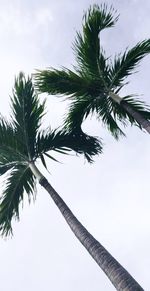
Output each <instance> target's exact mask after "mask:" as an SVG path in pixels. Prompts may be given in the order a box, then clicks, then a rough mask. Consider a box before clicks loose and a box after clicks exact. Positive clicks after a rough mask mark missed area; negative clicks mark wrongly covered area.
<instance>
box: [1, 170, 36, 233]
mask: <svg viewBox="0 0 150 291" xmlns="http://www.w3.org/2000/svg"><path fill="white" fill-rule="evenodd" d="M34 190H35V179H34V177H33V174H32V172H31V170H30V169H29V168H28V167H25V166H17V167H15V168H13V170H12V171H11V173H10V175H9V177H7V179H6V188H5V190H4V192H3V194H2V197H1V198H0V232H1V234H2V235H3V236H7V235H9V234H12V219H13V218H15V219H18V220H19V205H20V202H21V201H23V195H24V191H25V192H26V193H27V194H28V198H29V201H30V198H31V195H33V193H34Z"/></svg>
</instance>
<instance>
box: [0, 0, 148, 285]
mask: <svg viewBox="0 0 150 291" xmlns="http://www.w3.org/2000/svg"><path fill="white" fill-rule="evenodd" d="M94 3H97V4H100V3H101V2H100V1H97V2H96V1H92V0H91V1H89V0H80V1H79V0H76V1H73V0H70V1H69V0H68V1H67V0H57V1H54V0H49V1H46V0H42V1H37V0H30V1H28V0H26V1H21V0H20V1H19V0H18V1H17V0H13V1H11V0H5V1H2V0H0V7H1V9H0V43H1V45H0V49H1V53H0V98H1V99H0V100H1V108H0V111H1V113H2V114H3V115H4V116H5V117H6V118H9V116H10V112H11V110H10V96H11V92H12V87H13V83H14V76H15V75H17V74H18V73H19V71H20V70H21V71H24V72H25V73H26V74H32V73H34V72H35V70H36V69H45V68H47V67H55V68H60V67H61V66H65V67H68V68H71V66H72V65H73V64H75V62H74V55H73V51H72V49H71V47H72V43H73V41H74V38H75V35H76V31H78V30H80V29H81V22H82V16H83V11H86V10H87V9H88V7H89V5H90V4H94ZM107 3H108V5H111V4H113V6H114V8H115V9H117V11H118V13H119V14H120V18H119V21H118V23H117V24H116V26H115V27H114V28H112V29H108V30H107V31H105V32H103V33H102V44H103V46H104V47H105V51H106V53H107V55H108V56H114V55H115V54H116V53H120V52H122V51H124V49H126V48H127V47H132V46H133V45H135V44H136V43H137V42H139V41H141V40H143V39H145V38H149V37H150V30H149V27H150V18H149V11H150V2H149V1H148V0H145V1H144V4H143V1H140V0H137V1H136V0H130V1H128V0H125V1H119V0H116V1H110V0H109V1H107ZM149 75H150V57H146V58H145V60H144V61H142V63H141V65H140V66H139V67H138V73H136V74H134V75H133V76H131V77H130V78H129V81H130V84H129V85H128V86H127V87H126V88H125V89H124V90H123V91H122V92H121V96H122V97H123V96H125V95H128V94H138V95H139V97H140V98H142V99H143V100H145V101H146V102H147V103H149V104H150V96H149V92H150V82H149ZM44 97H46V98H47V103H46V104H47V116H46V117H45V118H44V122H43V127H44V126H48V125H49V124H51V126H52V127H53V128H55V127H58V126H60V125H61V124H62V120H63V116H64V114H65V112H67V103H65V102H61V99H60V98H58V99H57V98H56V97H54V96H53V97H52V96H46V95H45V96H43V95H41V97H40V98H41V100H43V98H44ZM83 128H84V130H85V131H86V132H87V133H89V134H91V135H92V134H93V135H95V136H98V137H100V138H102V140H103V143H104V150H103V154H102V155H99V156H97V157H95V162H94V163H93V164H92V165H89V164H88V163H87V162H85V160H84V158H83V157H76V156H75V155H74V154H72V155H71V156H67V157H66V156H60V155H59V156H57V158H59V160H60V161H61V162H62V164H58V163H55V162H53V161H49V162H48V166H49V170H50V174H49V173H47V172H46V171H45V170H44V169H43V168H42V167H41V165H39V167H40V170H41V171H42V172H43V173H44V174H45V175H46V177H47V178H48V179H49V181H50V183H51V184H52V186H53V187H54V188H55V189H56V190H57V191H58V193H59V194H60V195H61V197H62V198H63V199H64V200H65V202H66V203H67V204H68V205H69V207H70V208H71V209H72V211H73V212H74V214H75V215H76V216H77V217H78V219H79V220H80V221H81V222H82V223H83V225H84V226H85V227H86V228H87V229H88V230H89V231H90V232H91V233H92V234H93V235H94V236H95V238H96V239H97V240H99V241H100V243H102V244H103V246H104V247H105V248H107V250H108V251H109V252H110V253H111V254H112V255H113V256H114V257H115V258H116V259H117V260H118V261H119V262H120V263H121V264H122V265H123V266H124V267H125V268H126V269H127V270H128V272H129V273H131V274H132V276H133V277H134V278H135V279H136V280H137V281H138V282H139V284H141V285H142V287H143V288H144V290H149V289H150V277H149V270H150V252H149V245H150V211H149V208H150V197H149V165H150V154H149V145H150V140H149V136H148V134H146V133H145V132H142V131H140V130H139V129H138V128H136V127H130V126H129V127H127V128H125V133H126V138H121V139H120V141H119V142H116V141H115V140H114V139H113V137H112V136H111V135H110V134H109V133H108V131H107V130H106V128H104V127H103V126H102V125H101V123H100V122H98V121H97V120H96V118H95V117H92V118H88V120H86V122H85V123H84V124H83ZM3 185H4V184H3V182H2V179H1V192H2V187H3ZM13 229H14V236H13V237H12V238H9V239H7V240H4V239H2V238H0V262H1V263H0V282H1V283H0V286H1V290H2V291H20V290H21V291H33V290H36V291H41V290H55V291H59V290H61V291H64V290H65V291H70V290H71V291H75V290H78V291H83V290H84V291H91V290H92V291H98V290H102V291H103V290H104V291H113V290H114V287H113V286H112V284H111V283H110V282H109V280H108V279H107V277H106V276H105V274H103V272H102V271H101V270H100V269H99V267H98V266H97V264H96V263H95V262H94V261H93V260H92V259H91V257H90V256H89V254H88V253H87V252H86V250H84V248H83V246H82V245H80V243H79V242H78V241H77V239H76V238H75V237H74V235H73V234H72V233H71V231H70V229H69V227H68V226H67V225H66V222H65V221H64V219H63V217H62V216H61V214H60V213H59V211H58V210H57V208H56V206H55V205H54V203H53V201H51V199H50V197H49V195H48V194H47V193H46V192H45V191H44V190H43V189H42V188H41V187H37V199H36V201H35V202H34V203H31V204H30V205H28V202H27V201H26V200H25V203H24V207H23V209H21V213H20V222H19V223H18V222H16V221H15V222H14V223H13Z"/></svg>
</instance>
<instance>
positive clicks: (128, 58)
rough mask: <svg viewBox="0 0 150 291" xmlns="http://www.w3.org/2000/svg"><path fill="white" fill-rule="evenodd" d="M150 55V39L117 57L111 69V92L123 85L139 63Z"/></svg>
mask: <svg viewBox="0 0 150 291" xmlns="http://www.w3.org/2000/svg"><path fill="white" fill-rule="evenodd" d="M149 53H150V39H148V40H144V41H142V42H139V43H138V44H137V45H136V46H134V47H133V48H132V49H130V50H126V51H125V53H124V54H123V55H122V56H121V55H119V56H117V57H116V58H115V60H114V64H113V65H112V67H111V68H110V78H111V84H110V88H109V89H110V90H112V89H116V88H117V87H120V86H121V85H122V82H123V81H124V79H125V78H126V77H128V76H130V75H131V74H132V72H133V70H134V69H135V67H136V66H137V65H138V64H139V62H140V61H141V60H142V59H143V58H144V57H145V56H146V55H147V54H149Z"/></svg>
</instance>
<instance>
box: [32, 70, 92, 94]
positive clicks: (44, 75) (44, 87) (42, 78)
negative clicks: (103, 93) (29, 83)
mask: <svg viewBox="0 0 150 291" xmlns="http://www.w3.org/2000/svg"><path fill="white" fill-rule="evenodd" d="M89 83H90V81H89V80H88V79H87V78H82V77H81V76H79V75H78V74H76V73H75V72H73V71H71V70H68V69H66V68H63V70H55V69H53V68H52V69H50V70H44V71H38V72H37V73H36V74H35V85H36V87H37V89H38V90H39V91H40V92H41V93H48V94H52V95H55V94H56V95H70V96H72V95H76V96H80V95H82V94H84V92H85V91H87V88H89V87H90V84H89Z"/></svg>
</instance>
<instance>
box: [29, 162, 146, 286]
mask: <svg viewBox="0 0 150 291" xmlns="http://www.w3.org/2000/svg"><path fill="white" fill-rule="evenodd" d="M30 168H31V170H32V172H33V174H34V175H35V176H36V178H37V179H38V180H39V183H40V185H41V186H42V187H44V189H45V190H46V191H47V192H48V193H49V194H50V196H51V198H52V199H53V201H54V202H55V204H56V205H57V207H58V209H59V210H60V212H61V213H62V215H63V217H64V218H65V220H66V222H67V223H68V225H69V226H70V228H71V230H72V231H73V233H74V234H75V236H76V237H77V238H78V240H79V241H80V242H81V243H82V245H83V246H84V247H85V248H86V250H87V251H88V252H89V253H90V255H91V256H92V258H93V259H94V260H95V261H96V263H97V264H98V265H99V266H100V268H101V269H102V270H103V271H104V272H105V274H106V275H107V277H108V278H109V279H110V281H111V282H112V284H113V285H114V287H115V288H116V290H118V291H144V289H143V288H142V287H141V286H140V285H139V284H138V283H137V282H136V281H135V279H134V278H133V277H132V276H131V275H130V274H129V273H128V272H127V271H126V270H125V269H124V268H123V267H122V266H121V265H120V264H119V262H117V261H116V260H115V258H114V257H113V256H112V255H111V254H110V253H109V252H108V251H107V250H106V249H105V248H104V247H103V246H102V245H101V244H100V243H99V242H98V241H97V240H96V239H95V238H94V237H93V236H92V235H91V234H90V233H89V232H88V231H87V229H86V228H85V227H84V226H83V225H82V224H81V223H80V222H79V221H78V219H77V218H76V217H75V216H74V214H73V213H72V212H71V210H70V209H69V207H68V206H67V205H66V203H65V202H64V201H63V200H62V198H61V197H60V196H59V194H58V193H57V192H56V191H55V190H54V188H53V187H52V186H51V185H50V184H49V182H48V181H47V179H46V178H45V177H44V176H43V175H42V174H41V173H40V171H39V170H38V169H37V167H36V166H35V164H34V163H30Z"/></svg>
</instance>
